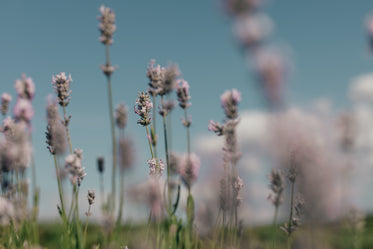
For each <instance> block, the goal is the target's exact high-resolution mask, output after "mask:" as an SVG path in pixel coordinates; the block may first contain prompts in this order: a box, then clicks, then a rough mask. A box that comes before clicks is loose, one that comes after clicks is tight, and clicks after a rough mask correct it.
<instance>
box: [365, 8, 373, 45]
mask: <svg viewBox="0 0 373 249" xmlns="http://www.w3.org/2000/svg"><path fill="white" fill-rule="evenodd" d="M365 26H366V31H367V33H368V39H369V46H370V49H371V50H372V51H373V15H370V16H368V17H367V18H366V19H365Z"/></svg>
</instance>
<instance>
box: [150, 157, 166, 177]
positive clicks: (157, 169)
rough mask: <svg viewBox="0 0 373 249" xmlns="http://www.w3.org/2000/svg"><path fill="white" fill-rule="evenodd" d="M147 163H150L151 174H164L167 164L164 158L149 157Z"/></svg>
mask: <svg viewBox="0 0 373 249" xmlns="http://www.w3.org/2000/svg"><path fill="white" fill-rule="evenodd" d="M147 163H148V164H149V170H150V172H149V175H152V176H155V175H158V176H161V175H162V174H163V170H164V168H165V164H164V162H163V161H162V159H157V158H152V159H149V160H148V162H147Z"/></svg>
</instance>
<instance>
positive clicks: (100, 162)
mask: <svg viewBox="0 0 373 249" xmlns="http://www.w3.org/2000/svg"><path fill="white" fill-rule="evenodd" d="M104 165H105V160H104V157H103V156H99V157H97V169H98V172H100V173H101V174H102V173H103V172H104V169H105V168H104Z"/></svg>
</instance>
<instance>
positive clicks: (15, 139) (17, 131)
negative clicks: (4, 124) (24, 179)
mask: <svg viewBox="0 0 373 249" xmlns="http://www.w3.org/2000/svg"><path fill="white" fill-rule="evenodd" d="M7 149H8V153H9V154H8V156H9V158H11V160H12V164H13V167H17V168H18V170H20V171H21V172H23V171H24V170H25V169H26V168H27V167H28V166H29V163H30V161H31V154H32V148H31V144H30V141H29V135H28V133H27V130H26V124H25V123H14V124H13V125H12V127H11V130H10V132H9V133H7Z"/></svg>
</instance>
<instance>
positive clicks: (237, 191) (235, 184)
mask: <svg viewBox="0 0 373 249" xmlns="http://www.w3.org/2000/svg"><path fill="white" fill-rule="evenodd" d="M243 187H244V184H243V181H242V179H241V177H239V176H235V177H233V179H232V189H233V198H234V200H233V204H234V206H235V207H238V206H240V205H241V203H242V197H241V190H242V188H243Z"/></svg>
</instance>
